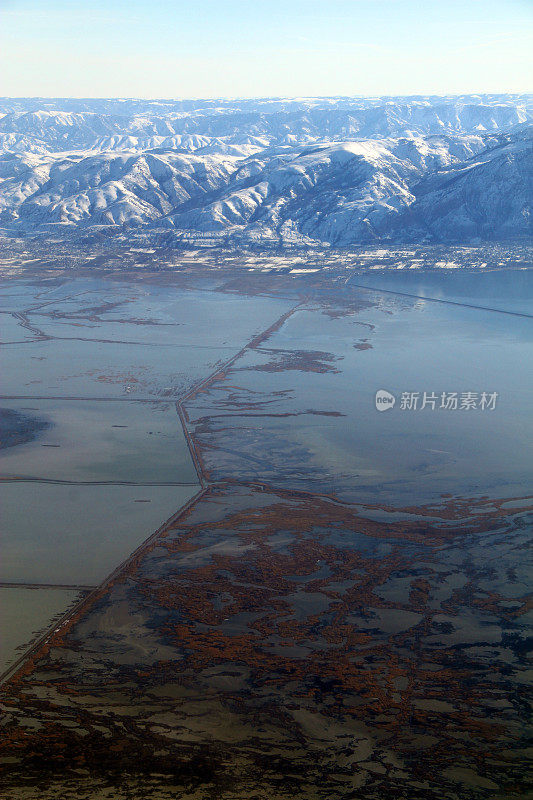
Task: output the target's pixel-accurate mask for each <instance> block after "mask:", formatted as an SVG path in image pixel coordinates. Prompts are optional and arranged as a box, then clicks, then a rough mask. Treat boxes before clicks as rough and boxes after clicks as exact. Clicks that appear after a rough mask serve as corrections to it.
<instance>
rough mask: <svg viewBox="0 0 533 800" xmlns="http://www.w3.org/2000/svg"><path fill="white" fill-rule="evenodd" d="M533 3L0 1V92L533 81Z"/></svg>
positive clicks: (468, 86)
mask: <svg viewBox="0 0 533 800" xmlns="http://www.w3.org/2000/svg"><path fill="white" fill-rule="evenodd" d="M532 53H533V0H328V2H317V0H306V1H304V0H284V2H282V0H196V1H195V0H188V1H187V2H180V1H178V2H170V0H147V1H146V2H141V0H129V2H125V1H123V0H105V1H104V0H91V1H90V2H89V0H85V1H84V2H77V1H76V0H70V2H67V0H38V1H36V0H0V95H9V96H27V95H31V96H56V97H58V96H61V97H117V96H118V97H161V98H163V97H222V96H226V97H227V96H229V97H236V96H238V97H257V96H294V95H296V96H297V95H300V96H302V95H306V96H309V95H315V96H316V95H377V94H429V93H432V94H444V93H449V94H458V93H466V92H527V91H532V90H533V84H532V80H531V78H532V76H533V57H532V55H531V54H532Z"/></svg>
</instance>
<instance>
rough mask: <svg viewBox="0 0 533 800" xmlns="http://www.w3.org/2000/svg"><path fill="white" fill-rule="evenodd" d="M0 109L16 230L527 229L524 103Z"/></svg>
mask: <svg viewBox="0 0 533 800" xmlns="http://www.w3.org/2000/svg"><path fill="white" fill-rule="evenodd" d="M39 102H40V103H41V105H42V107H41V108H39V107H38V105H39ZM61 104H63V105H64V107H63V108H62V107H61ZM121 104H122V105H121ZM0 109H1V110H2V112H3V116H0V145H1V148H0V225H1V226H2V227H4V228H7V229H8V230H12V231H16V232H17V234H19V235H24V234H26V233H35V232H41V233H42V232H46V231H47V230H49V229H50V226H53V228H54V229H59V230H60V231H63V232H64V234H65V235H72V234H74V233H75V232H76V231H77V230H87V229H91V228H95V229H99V228H100V227H101V226H107V227H110V228H117V229H120V230H123V231H127V230H128V228H131V227H138V226H147V227H149V228H150V229H154V228H158V229H164V230H166V231H168V233H169V235H172V236H174V237H176V236H177V237H178V238H179V236H181V235H183V234H184V233H187V235H192V236H194V235H198V236H202V235H212V236H214V237H215V238H216V237H219V238H220V236H224V237H225V238H226V239H227V238H228V237H229V238H230V239H231V238H232V237H233V238H234V239H235V241H237V240H238V241H241V240H243V239H244V240H262V241H267V240H268V241H274V242H276V241H277V242H282V243H283V242H287V243H288V242H300V243H307V242H321V243H324V244H331V245H336V246H348V245H352V244H357V243H359V242H368V241H376V240H394V241H465V242H467V241H472V240H475V239H479V238H481V239H494V238H502V239H503V238H509V237H511V238H512V237H515V236H526V237H527V236H530V235H531V221H530V209H531V199H532V172H533V169H532V146H531V141H532V127H531V125H529V124H528V122H527V120H528V119H530V118H531V114H532V103H531V98H528V97H522V98H516V97H514V98H510V97H502V96H498V97H495V98H487V97H466V98H393V99H390V98H389V99H380V98H374V99H371V100H366V99H363V98H352V99H350V98H318V99H314V100H305V99H296V100H283V99H280V100H256V101H252V100H250V101H181V103H180V102H176V103H173V102H172V101H129V100H126V101H118V100H117V101H89V100H87V101H45V100H42V101H38V100H10V101H6V100H4V101H1V100H0ZM121 111H124V113H120V112H121Z"/></svg>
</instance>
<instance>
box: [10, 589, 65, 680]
mask: <svg viewBox="0 0 533 800" xmlns="http://www.w3.org/2000/svg"><path fill="white" fill-rule="evenodd" d="M78 597H80V592H78V591H76V590H72V589H57V588H51V589H49V588H46V589H39V588H29V587H6V586H0V628H1V630H2V637H1V646H0V674H1V673H3V672H4V671H5V670H6V669H8V668H9V667H10V666H11V665H12V664H13V663H14V662H15V661H16V659H17V658H18V657H19V656H20V655H22V654H23V652H24V650H25V649H26V647H27V646H28V645H29V644H30V643H31V641H32V640H33V639H34V638H35V637H36V636H38V635H39V634H42V633H44V632H45V631H46V629H47V627H48V626H49V624H50V620H51V619H53V618H54V617H55V616H56V615H58V614H61V613H63V612H64V611H66V610H67V609H68V608H69V607H70V606H71V605H73V604H74V603H75V602H76V600H77V599H78Z"/></svg>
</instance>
